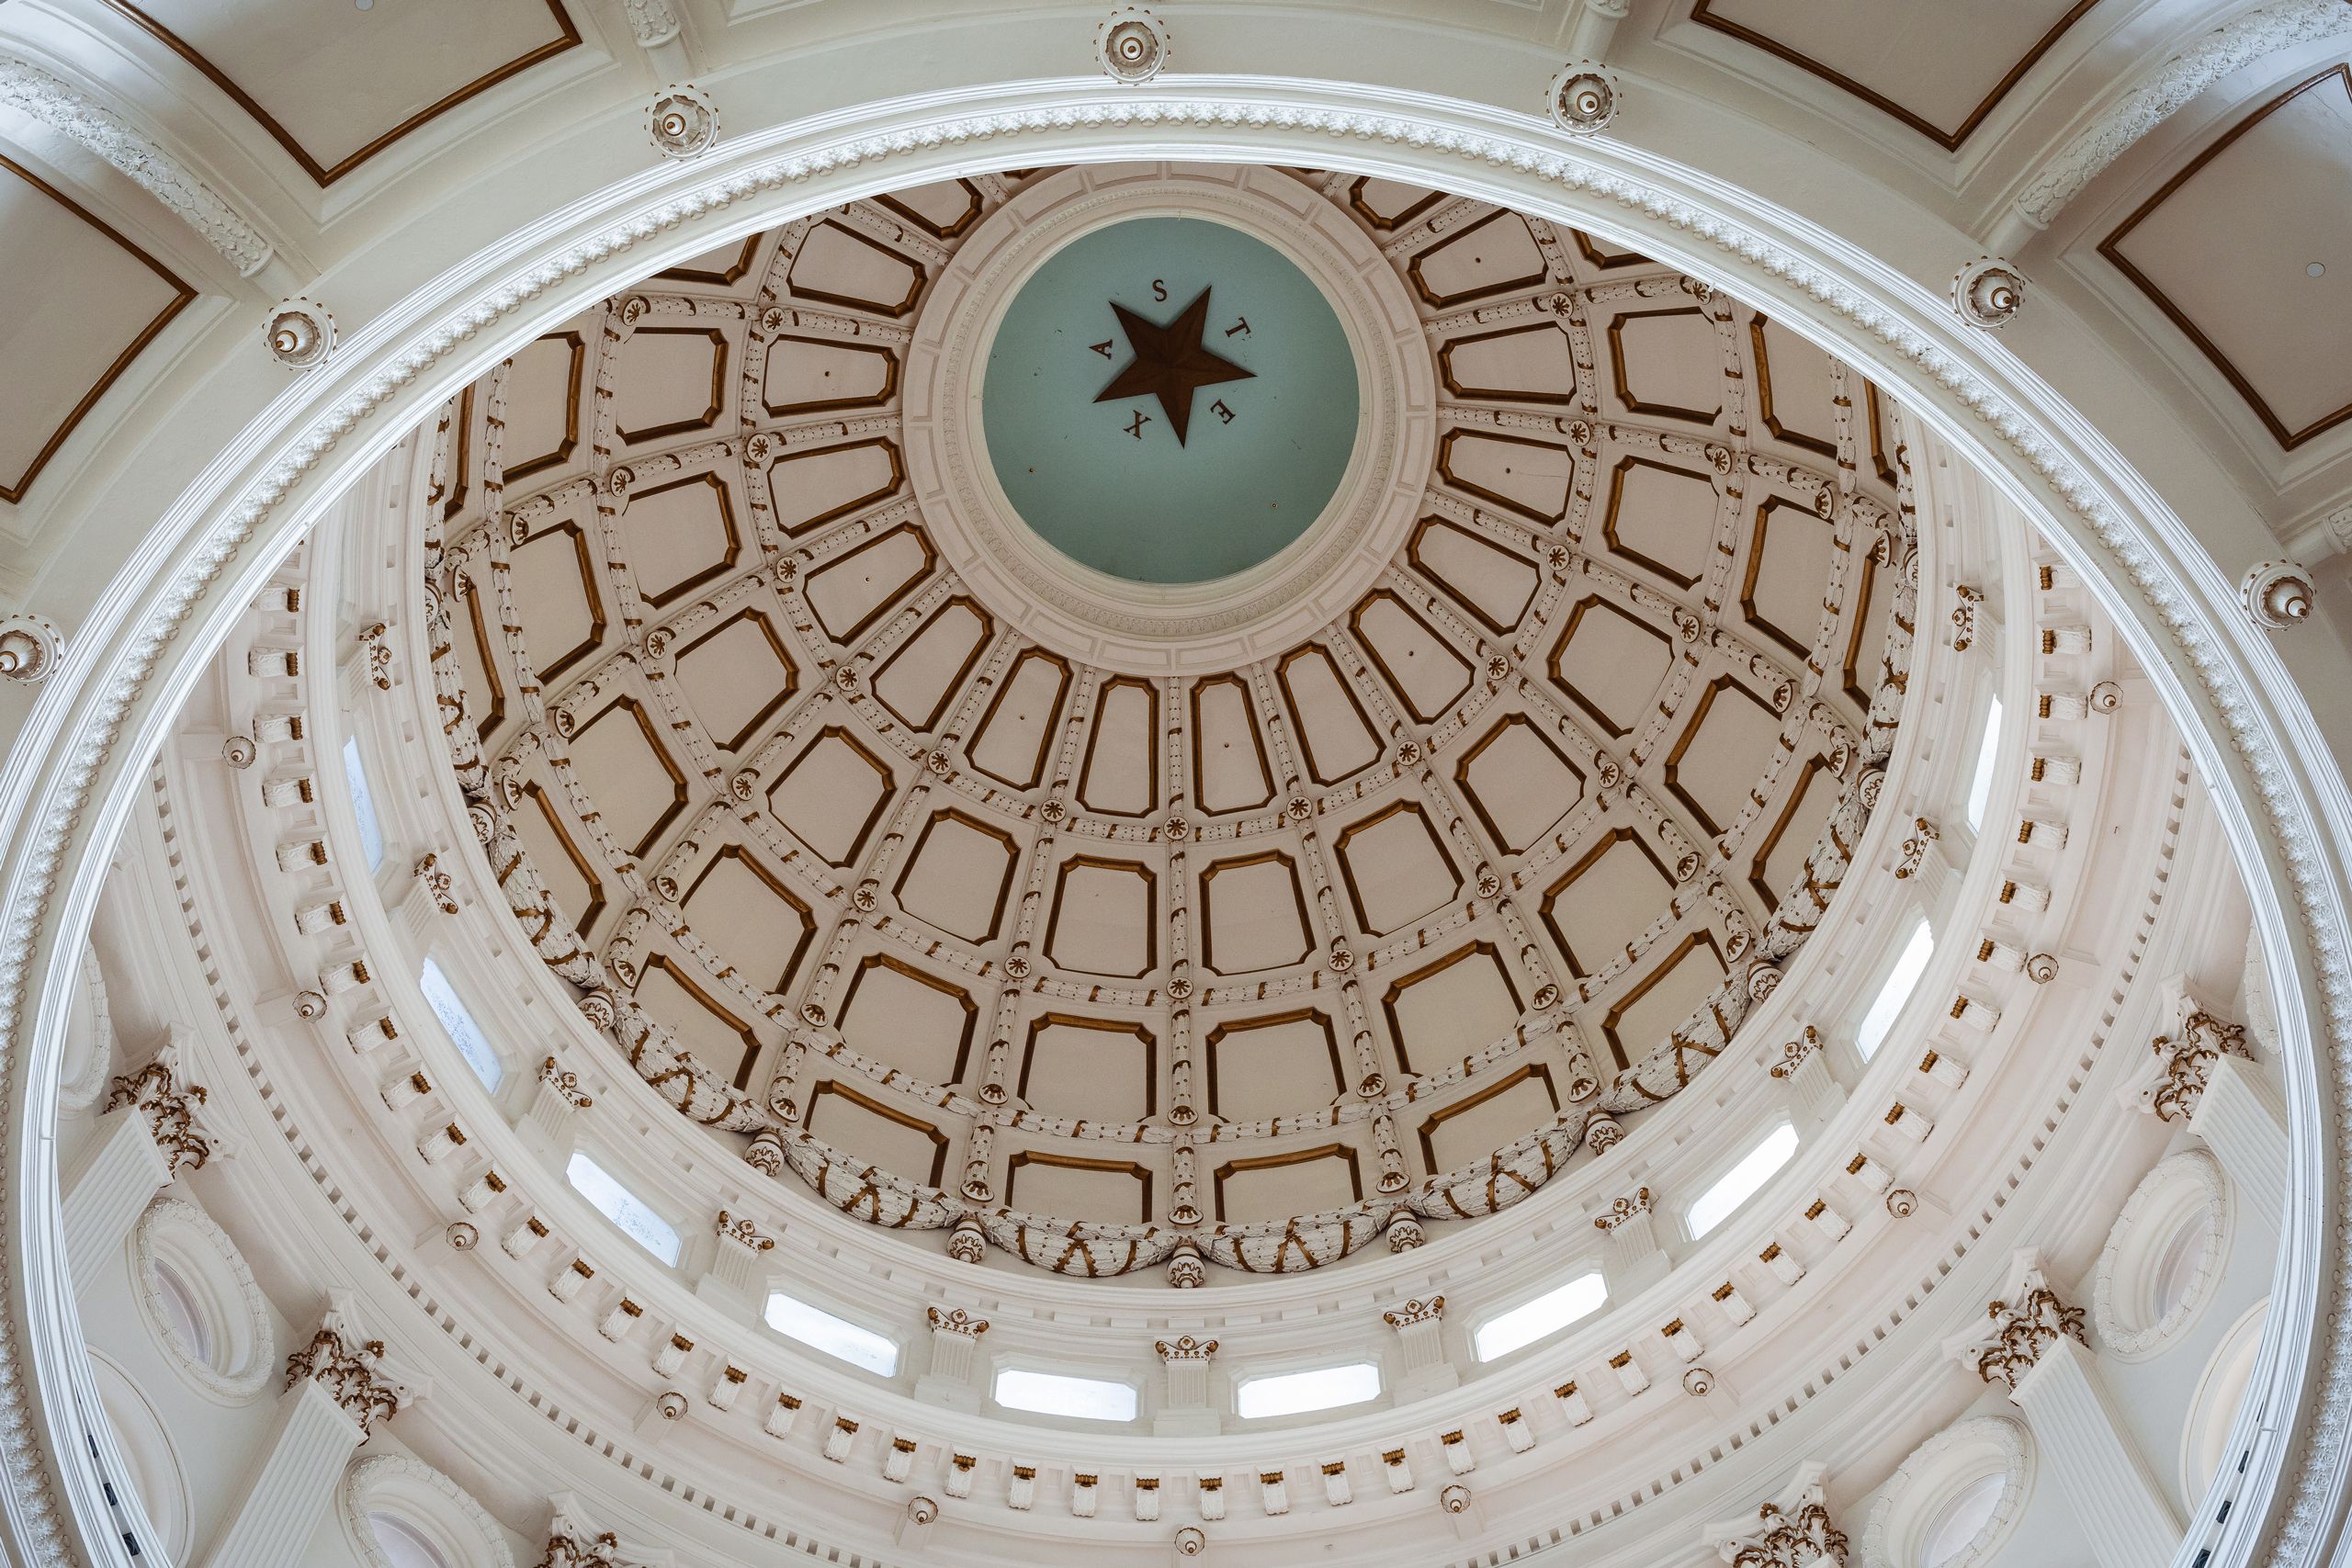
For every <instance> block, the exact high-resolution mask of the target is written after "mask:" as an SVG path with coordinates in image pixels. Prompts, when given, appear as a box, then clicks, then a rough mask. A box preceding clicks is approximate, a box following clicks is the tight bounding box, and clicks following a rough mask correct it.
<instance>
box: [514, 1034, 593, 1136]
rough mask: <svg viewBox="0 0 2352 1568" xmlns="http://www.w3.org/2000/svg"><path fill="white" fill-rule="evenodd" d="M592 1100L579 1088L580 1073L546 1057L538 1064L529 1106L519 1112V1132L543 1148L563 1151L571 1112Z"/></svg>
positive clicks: (586, 1106)
mask: <svg viewBox="0 0 2352 1568" xmlns="http://www.w3.org/2000/svg"><path fill="white" fill-rule="evenodd" d="M595 1103H596V1102H595V1100H593V1099H591V1098H590V1097H589V1096H588V1095H587V1094H586V1093H584V1092H583V1091H582V1089H581V1088H580V1075H579V1074H578V1073H575V1072H571V1071H568V1070H566V1069H565V1068H563V1067H561V1066H558V1065H557V1062H556V1059H555V1058H554V1057H553V1056H549V1057H548V1058H547V1060H545V1061H543V1062H541V1063H540V1064H539V1081H538V1083H537V1085H536V1086H535V1087H534V1088H533V1089H532V1091H531V1108H530V1109H529V1110H528V1111H525V1112H524V1113H523V1121H522V1123H521V1126H522V1131H523V1134H524V1135H525V1136H526V1138H529V1139H530V1140H531V1141H533V1142H534V1143H537V1144H538V1145H540V1146H541V1148H542V1149H544V1150H547V1151H549V1152H552V1153H555V1154H567V1153H568V1151H569V1150H570V1148H571V1113H572V1112H573V1111H585V1110H586V1109H588V1107H590V1106H592V1105H594V1104H595Z"/></svg>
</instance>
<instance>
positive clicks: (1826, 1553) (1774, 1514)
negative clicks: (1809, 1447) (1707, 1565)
mask: <svg viewBox="0 0 2352 1568" xmlns="http://www.w3.org/2000/svg"><path fill="white" fill-rule="evenodd" d="M1827 1474H1828V1469H1827V1467H1826V1466H1825V1465H1824V1464H1822V1463H1821V1462H1820V1461H1818V1460H1808V1461H1805V1462H1804V1464H1801V1465H1799V1466H1798V1467H1797V1472H1796V1474H1795V1475H1794V1476H1793V1477H1792V1479H1791V1480H1790V1482H1789V1484H1788V1485H1787V1486H1786V1487H1784V1488H1783V1489H1782V1490H1781V1495H1779V1496H1778V1497H1776V1498H1774V1499H1773V1500H1771V1501H1770V1502H1768V1503H1762V1504H1759V1505H1758V1506H1757V1509H1756V1516H1755V1517H1754V1518H1752V1519H1735V1520H1731V1521H1728V1522H1726V1523H1722V1524H1716V1525H1712V1526H1710V1527H1708V1529H1707V1535H1708V1538H1709V1539H1710V1540H1712V1541H1713V1544H1714V1548H1715V1554H1716V1555H1717V1556H1719V1557H1721V1558H1722V1559H1723V1560H1724V1562H1728V1563H1730V1564H1732V1568H1814V1565H1815V1564H1819V1563H1836V1564H1838V1565H1840V1568H1842V1565H1843V1564H1844V1562H1845V1561H1846V1551H1847V1546H1846V1532H1845V1531H1843V1530H1841V1529H1838V1526H1837V1522H1836V1521H1835V1520H1833V1519H1832V1518H1831V1517H1829V1506H1828V1503H1827V1501H1826V1497H1825V1494H1824V1491H1823V1483H1824V1481H1825V1480H1826V1476H1827Z"/></svg>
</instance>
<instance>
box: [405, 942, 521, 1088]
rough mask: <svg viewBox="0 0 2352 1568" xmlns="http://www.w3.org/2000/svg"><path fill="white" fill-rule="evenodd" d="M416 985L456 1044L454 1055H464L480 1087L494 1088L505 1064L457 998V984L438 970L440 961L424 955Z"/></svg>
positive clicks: (499, 1080)
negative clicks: (425, 957)
mask: <svg viewBox="0 0 2352 1568" xmlns="http://www.w3.org/2000/svg"><path fill="white" fill-rule="evenodd" d="M416 985H417V989H419V990H421V991H423V992H424V999H425V1002H426V1003H427V1004H428V1005H429V1006H430V1007H431V1008H432V1009H433V1016H434V1017H435V1018H437V1019H439V1020H440V1021H441V1028H442V1031H443V1032H445V1033H447V1035H448V1036H449V1043H451V1044H453V1045H455V1046H456V1047H457V1048H458V1055H460V1056H463V1057H464V1058H465V1059H466V1066H469V1067H471V1068H472V1069H473V1070H474V1077H478V1078H480V1079H481V1087H482V1088H484V1089H490V1090H492V1091H493V1092H494V1091H495V1090H496V1089H497V1088H498V1086H499V1084H500V1083H501V1082H503V1080H504V1078H505V1077H506V1066H505V1064H504V1063H503V1062H501V1061H500V1060H499V1059H498V1053H497V1052H496V1051H495V1050H493V1049H492V1046H491V1043H490V1037H489V1036H488V1035H486V1034H484V1033H483V1032H481V1024H479V1023H476V1022H475V1021H474V1015H473V1014H472V1013H470V1012H469V1011H467V1010H466V1004H465V1003H463V1002H461V1001H459V1000H458V992H457V987H454V986H452V985H450V984H449V976H447V975H444V974H443V973H441V965H439V964H435V962H434V961H433V960H432V959H430V958H428V959H426V960H425V961H424V967H423V968H422V969H419V970H418V971H417V974H416Z"/></svg>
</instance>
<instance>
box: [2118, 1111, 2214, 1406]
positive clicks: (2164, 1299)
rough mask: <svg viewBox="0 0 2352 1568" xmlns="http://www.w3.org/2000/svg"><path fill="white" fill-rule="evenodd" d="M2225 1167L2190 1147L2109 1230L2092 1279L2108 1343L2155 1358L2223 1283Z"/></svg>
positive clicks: (2143, 1182)
mask: <svg viewBox="0 0 2352 1568" xmlns="http://www.w3.org/2000/svg"><path fill="white" fill-rule="evenodd" d="M2229 1217H2230V1205H2229V1190H2228V1188H2227V1187H2226V1186H2225V1185H2224V1184H2223V1182H2222V1168H2221V1166H2220V1165H2219V1164H2217V1163H2215V1161H2214V1159H2213V1156H2211V1155H2210V1154H2208V1153H2206V1152H2205V1151H2204V1150H2202V1149H2187V1150H2183V1151H2182V1152H2181V1153H2179V1154H2177V1155H2174V1156H2171V1157H2170V1158H2168V1159H2163V1160H2159V1161H2157V1162H2156V1165H2155V1168H2154V1169H2152V1170H2150V1171H2149V1172H2148V1174H2147V1175H2146V1176H2144V1177H2143V1178H2141V1179H2140V1185H2139V1186H2137V1187H2134V1188H2133V1189H2132V1190H2131V1197H2129V1198H2127V1199H2125V1200H2124V1201H2123V1209H2122V1212H2121V1213H2119V1214H2117V1215H2116V1217H2115V1224H2114V1227H2113V1228H2112V1229H2110V1230H2109V1232H2108V1234H2107V1246H2106V1247H2104V1248H2103V1249H2102V1250H2101V1251H2100V1253H2099V1255H2098V1269H2097V1270H2096V1271H2095V1272H2094V1274H2093V1276H2092V1280H2091V1314H2092V1321H2093V1323H2094V1324H2095V1325H2097V1326H2098V1332H2099V1337H2100V1338H2101V1339H2102V1340H2104V1341H2105V1342H2106V1348H2107V1349H2108V1350H2109V1352H2110V1353H2112V1354H2114V1355H2116V1356H2118V1357H2120V1358H2122V1359H2126V1360H2141V1359H2146V1358H2147V1357H2150V1356H2154V1355H2155V1354H2157V1353H2158V1352H2159V1351H2161V1350H2163V1349H2164V1348H2165V1346H2167V1345H2170V1344H2173V1343H2175V1342H2176V1341H2177V1340H2178V1339H2179V1337H2180V1336H2181V1335H2182V1334H2184V1333H2186V1332H2187V1331H2188V1326H2189V1325H2190V1324H2191V1323H2193V1322H2195V1321H2196V1318H2197V1314H2198V1312H2199V1309H2200V1308H2202V1307H2203V1306H2204V1304H2205V1303H2206V1302H2207V1300H2209V1299H2210V1298H2211V1295H2212V1293H2213V1287H2214V1286H2215V1285H2216V1284H2218V1283H2219V1282H2220V1280H2221V1273H2222V1260H2223V1258H2225V1257H2226V1256H2227V1254H2228V1250H2229V1247H2228V1238H2229Z"/></svg>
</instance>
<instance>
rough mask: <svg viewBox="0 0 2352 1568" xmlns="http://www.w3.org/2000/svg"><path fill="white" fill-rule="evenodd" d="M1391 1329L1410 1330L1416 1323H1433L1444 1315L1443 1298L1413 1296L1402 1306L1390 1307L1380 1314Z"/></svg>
mask: <svg viewBox="0 0 2352 1568" xmlns="http://www.w3.org/2000/svg"><path fill="white" fill-rule="evenodd" d="M1380 1315H1381V1316H1382V1317H1383V1318H1385V1319H1386V1320H1387V1323H1388V1326H1389V1327H1391V1328H1410V1327H1411V1326H1412V1325H1415V1324H1417V1323H1433V1322H1435V1321H1436V1320H1437V1319H1439V1318H1441V1317H1442V1316H1444V1315H1445V1298H1444V1297H1443V1296H1430V1297H1427V1298H1423V1297H1420V1296H1415V1297H1414V1298H1413V1299H1412V1300H1410V1301H1408V1302H1407V1303H1405V1304H1404V1305H1403V1306H1399V1307H1391V1308H1390V1309H1389V1310H1388V1311H1386V1312H1384V1313H1382V1314H1380Z"/></svg>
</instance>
